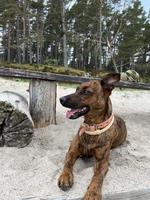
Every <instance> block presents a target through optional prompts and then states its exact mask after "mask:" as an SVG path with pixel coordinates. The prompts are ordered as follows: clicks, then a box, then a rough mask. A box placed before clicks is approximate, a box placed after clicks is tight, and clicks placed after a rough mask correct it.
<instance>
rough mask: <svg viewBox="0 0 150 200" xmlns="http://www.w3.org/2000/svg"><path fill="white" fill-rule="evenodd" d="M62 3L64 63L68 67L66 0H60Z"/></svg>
mask: <svg viewBox="0 0 150 200" xmlns="http://www.w3.org/2000/svg"><path fill="white" fill-rule="evenodd" d="M60 4H61V18H62V31H63V63H64V66H65V67H68V61H67V37H66V20H65V5H64V0H60Z"/></svg>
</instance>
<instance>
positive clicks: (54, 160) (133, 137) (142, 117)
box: [0, 78, 150, 200]
mask: <svg viewBox="0 0 150 200" xmlns="http://www.w3.org/2000/svg"><path fill="white" fill-rule="evenodd" d="M0 85H1V87H0V91H4V90H10V91H15V92H18V93H20V94H22V95H24V96H25V97H26V98H28V95H29V94H28V92H27V91H26V90H27V89H28V82H18V81H15V80H5V79H2V78H1V79H0ZM74 90H75V89H74V88H71V87H66V88H65V87H64V86H61V87H58V93H57V95H58V98H59V97H60V96H63V95H66V94H69V93H71V92H73V91H74ZM58 98H57V99H58ZM111 99H112V103H113V109H114V112H115V113H118V114H119V115H120V116H121V117H122V118H123V119H124V120H125V121H126V124H127V129H128V138H127V142H126V143H125V144H124V145H123V146H122V147H119V148H117V149H115V150H113V151H112V152H111V156H110V167H109V172H108V174H107V176H106V178H105V181H104V186H103V194H112V193H119V192H123V191H124V192H126V191H132V190H140V189H146V188H150V178H149V175H150V92H149V91H141V90H125V89H124V90H121V91H120V90H114V92H113V94H112V97H111ZM65 112H66V109H65V108H63V107H62V106H61V105H60V104H59V102H57V125H50V126H48V127H46V128H41V129H36V130H35V134H34V138H33V140H32V142H31V143H30V144H29V145H28V146H27V147H25V148H22V149H17V148H6V147H3V148H0V168H1V169H0V200H22V199H25V198H30V197H33V196H34V197H37V198H36V200H39V199H40V198H39V197H46V196H49V197H51V198H54V197H60V196H63V197H65V198H64V199H71V198H75V197H82V196H83V194H84V193H85V191H86V188H87V186H88V184H89V183H90V180H91V177H92V174H93V167H92V166H93V160H81V159H80V160H78V161H77V162H76V165H75V168H74V175H75V179H74V180H75V182H74V186H73V188H72V189H71V190H70V191H68V192H63V191H61V190H60V189H59V188H58V187H57V178H58V176H59V173H60V171H61V169H62V167H63V161H64V157H65V153H66V151H67V149H68V147H69V143H70V141H71V139H72V137H73V136H74V135H75V134H76V132H77V130H78V128H79V126H80V123H81V122H82V120H83V119H82V118H80V119H77V120H74V121H71V120H68V119H66V118H65ZM58 199H59V198H57V200H58ZM62 199H63V198H61V200H62Z"/></svg>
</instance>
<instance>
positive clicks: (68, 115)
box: [66, 109, 80, 119]
mask: <svg viewBox="0 0 150 200" xmlns="http://www.w3.org/2000/svg"><path fill="white" fill-rule="evenodd" d="M79 110H80V109H71V110H68V111H67V112H66V117H67V118H68V119H70V117H71V116H72V115H73V114H74V113H76V112H78V111H79Z"/></svg>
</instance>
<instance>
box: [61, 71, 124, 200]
mask: <svg viewBox="0 0 150 200" xmlns="http://www.w3.org/2000/svg"><path fill="white" fill-rule="evenodd" d="M119 80H120V74H109V75H107V76H106V77H104V79H102V80H101V82H99V81H95V80H92V81H89V82H85V83H82V84H81V85H80V86H79V87H78V88H77V90H76V92H75V93H74V94H70V95H68V96H64V97H62V98H60V102H61V104H62V105H63V106H65V107H67V108H71V110H70V111H68V112H67V117H68V118H70V119H76V118H78V117H80V116H83V115H84V123H83V124H82V125H81V127H80V129H79V131H78V133H77V135H76V136H75V138H74V139H73V141H72V143H71V145H70V148H69V151H68V153H67V155H66V160H65V165H64V169H63V172H62V174H61V175H60V177H59V180H58V185H59V187H60V188H61V189H62V190H67V189H69V188H70V187H71V186H72V185H73V165H74V163H75V161H76V159H77V158H78V157H80V156H94V158H95V166H94V175H93V178H92V180H91V183H90V185H89V187H88V189H87V192H86V194H85V196H84V198H83V199H84V200H101V199H102V191H101V189H102V183H103V179H104V176H105V175H106V173H107V171H108V165H109V163H108V159H109V154H110V150H111V149H112V148H115V147H117V146H119V145H121V144H122V143H123V142H124V141H125V139H126V136H127V131H126V126H125V123H124V121H123V120H122V119H121V118H119V117H118V116H114V115H113V112H112V105H111V101H110V98H109V96H110V94H111V91H112V90H113V88H114V84H115V83H117V82H118V81H119Z"/></svg>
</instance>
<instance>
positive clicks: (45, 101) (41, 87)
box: [29, 80, 56, 128]
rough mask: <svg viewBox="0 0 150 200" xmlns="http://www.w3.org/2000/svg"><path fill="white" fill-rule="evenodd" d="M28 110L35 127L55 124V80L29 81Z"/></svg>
mask: <svg viewBox="0 0 150 200" xmlns="http://www.w3.org/2000/svg"><path fill="white" fill-rule="evenodd" d="M29 90H30V112H31V116H32V119H33V121H34V124H35V127H37V128H39V127H44V126H47V125H49V124H56V82H55V81H51V82H49V81H43V80H32V81H31V82H30V89H29Z"/></svg>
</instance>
